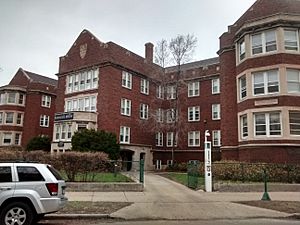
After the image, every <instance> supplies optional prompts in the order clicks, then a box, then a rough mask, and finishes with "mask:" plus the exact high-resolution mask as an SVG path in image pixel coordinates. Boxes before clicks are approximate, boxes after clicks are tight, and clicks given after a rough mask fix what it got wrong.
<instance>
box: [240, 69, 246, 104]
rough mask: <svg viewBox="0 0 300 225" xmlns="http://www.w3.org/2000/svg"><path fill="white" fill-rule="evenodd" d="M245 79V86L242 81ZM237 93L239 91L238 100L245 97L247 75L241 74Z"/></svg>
mask: <svg viewBox="0 0 300 225" xmlns="http://www.w3.org/2000/svg"><path fill="white" fill-rule="evenodd" d="M243 80H244V81H245V86H243V82H242V81H243ZM238 81H239V90H240V91H239V93H240V100H243V99H245V98H246V97H247V77H246V75H243V76H241V77H240V78H239V79H238Z"/></svg>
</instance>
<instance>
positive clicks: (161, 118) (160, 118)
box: [156, 108, 164, 123]
mask: <svg viewBox="0 0 300 225" xmlns="http://www.w3.org/2000/svg"><path fill="white" fill-rule="evenodd" d="M156 121H157V122H158V123H163V122H164V110H163V109H162V108H158V109H157V110H156Z"/></svg>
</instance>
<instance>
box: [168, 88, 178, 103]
mask: <svg viewBox="0 0 300 225" xmlns="http://www.w3.org/2000/svg"><path fill="white" fill-rule="evenodd" d="M167 99H168V100H173V99H176V85H168V86H167Z"/></svg>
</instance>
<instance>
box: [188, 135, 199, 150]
mask: <svg viewBox="0 0 300 225" xmlns="http://www.w3.org/2000/svg"><path fill="white" fill-rule="evenodd" d="M188 147H200V131H190V132H189V133H188Z"/></svg>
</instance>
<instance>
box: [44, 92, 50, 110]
mask: <svg viewBox="0 0 300 225" xmlns="http://www.w3.org/2000/svg"><path fill="white" fill-rule="evenodd" d="M42 107H46V108H50V107H51V96H50V95H42Z"/></svg>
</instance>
